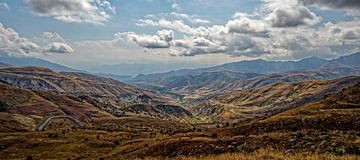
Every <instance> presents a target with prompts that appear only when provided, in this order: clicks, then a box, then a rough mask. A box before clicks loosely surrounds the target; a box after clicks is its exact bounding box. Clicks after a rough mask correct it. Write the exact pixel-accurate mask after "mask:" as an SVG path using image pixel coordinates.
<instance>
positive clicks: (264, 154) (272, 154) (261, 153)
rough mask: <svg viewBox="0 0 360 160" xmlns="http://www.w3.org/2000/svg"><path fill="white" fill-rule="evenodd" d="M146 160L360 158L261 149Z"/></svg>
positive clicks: (330, 159)
mask: <svg viewBox="0 0 360 160" xmlns="http://www.w3.org/2000/svg"><path fill="white" fill-rule="evenodd" d="M145 159H146V160H158V159H161V160H171V159H175V160H359V159H360V156H355V155H344V156H336V155H334V154H314V153H296V154H288V153H284V152H279V151H274V150H272V149H259V150H257V151H256V152H253V153H226V154H220V155H207V156H200V157H176V158H145Z"/></svg>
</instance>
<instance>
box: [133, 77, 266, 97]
mask: <svg viewBox="0 0 360 160" xmlns="http://www.w3.org/2000/svg"><path fill="white" fill-rule="evenodd" d="M257 76H260V74H256V73H239V72H232V71H214V72H203V73H201V74H194V75H179V76H170V77H162V78H159V79H158V80H154V81H148V82H143V81H139V82H134V83H135V84H137V85H143V86H144V87H149V86H152V88H156V87H160V88H168V89H170V90H172V91H174V92H177V93H181V94H184V95H191V96H195V95H198V94H210V93H212V92H214V91H215V92H217V91H219V89H221V88H224V87H226V86H227V85H228V84H231V83H234V82H236V81H239V80H246V79H250V78H254V77H257Z"/></svg>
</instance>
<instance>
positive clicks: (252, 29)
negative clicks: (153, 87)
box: [0, 0, 360, 73]
mask: <svg viewBox="0 0 360 160" xmlns="http://www.w3.org/2000/svg"><path fill="white" fill-rule="evenodd" d="M0 37H1V38H0V42H1V43H0V50H1V51H2V52H5V53H7V54H9V55H11V56H28V57H37V58H42V59H46V60H50V61H53V62H56V63H59V64H63V65H67V66H71V67H75V68H78V69H85V70H93V69H96V68H107V67H108V66H112V65H113V66H116V65H117V64H129V65H132V66H134V65H135V66H136V65H143V66H144V67H146V68H147V69H149V66H150V67H151V66H155V67H154V70H155V69H159V68H162V69H160V70H161V71H165V70H174V69H180V68H196V67H205V66H211V65H218V64H223V63H228V62H235V61H240V60H251V59H266V60H298V59H302V58H305V57H311V56H315V57H320V58H326V59H331V58H335V57H339V56H342V55H347V54H350V53H354V52H358V51H360V1H359V0H222V1H219V0H0ZM145 64H146V65H145ZM118 66H119V65H118ZM140 68H141V67H140ZM143 70H144V72H145V70H146V69H145V68H144V69H143ZM99 71H101V70H100V69H99ZM146 72H150V71H147V70H146ZM139 73H142V72H141V71H139Z"/></svg>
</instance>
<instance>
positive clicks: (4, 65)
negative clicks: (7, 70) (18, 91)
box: [0, 62, 11, 68]
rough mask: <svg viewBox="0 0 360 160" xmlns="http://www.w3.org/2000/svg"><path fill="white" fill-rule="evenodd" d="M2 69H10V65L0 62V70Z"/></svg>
mask: <svg viewBox="0 0 360 160" xmlns="http://www.w3.org/2000/svg"><path fill="white" fill-rule="evenodd" d="M4 67H11V65H10V64H6V63H2V62H0V68H4Z"/></svg>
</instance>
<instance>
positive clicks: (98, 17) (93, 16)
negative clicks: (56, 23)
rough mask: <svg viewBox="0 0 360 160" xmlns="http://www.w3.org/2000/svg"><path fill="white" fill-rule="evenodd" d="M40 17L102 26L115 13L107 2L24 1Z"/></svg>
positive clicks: (74, 0) (68, 0) (94, 0)
mask: <svg viewBox="0 0 360 160" xmlns="http://www.w3.org/2000/svg"><path fill="white" fill-rule="evenodd" d="M25 2H26V3H27V4H29V5H30V6H31V7H32V8H33V11H34V12H35V13H36V14H38V15H40V16H47V17H53V18H55V19H57V20H61V21H64V22H76V23H91V24H103V23H105V22H107V21H108V20H109V19H110V18H111V15H112V14H114V13H115V8H114V7H113V6H112V5H111V4H110V2H109V1H107V0H51V1H49V0H25Z"/></svg>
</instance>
